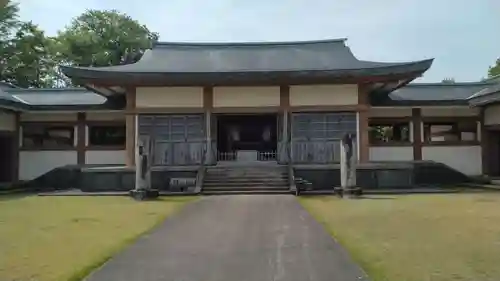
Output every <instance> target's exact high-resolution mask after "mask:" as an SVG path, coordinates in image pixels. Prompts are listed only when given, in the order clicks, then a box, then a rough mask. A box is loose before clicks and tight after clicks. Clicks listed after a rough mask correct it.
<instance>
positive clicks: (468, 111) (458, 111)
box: [422, 106, 479, 117]
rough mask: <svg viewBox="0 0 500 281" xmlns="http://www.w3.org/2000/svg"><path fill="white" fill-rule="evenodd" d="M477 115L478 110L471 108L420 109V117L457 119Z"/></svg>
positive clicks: (441, 107) (440, 107)
mask: <svg viewBox="0 0 500 281" xmlns="http://www.w3.org/2000/svg"><path fill="white" fill-rule="evenodd" d="M478 115H479V109H478V108H471V107H468V106H439V107H422V116H425V117H455V116H457V117H458V116H478Z"/></svg>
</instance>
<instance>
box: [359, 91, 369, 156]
mask: <svg viewBox="0 0 500 281" xmlns="http://www.w3.org/2000/svg"><path fill="white" fill-rule="evenodd" d="M369 89H370V85H368V84H358V107H359V108H358V136H357V137H358V144H359V148H358V153H359V162H361V163H367V162H369V161H370V140H369V135H368V132H369V129H370V127H369V109H370V102H369V97H368V93H369Z"/></svg>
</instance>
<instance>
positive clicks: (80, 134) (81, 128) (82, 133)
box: [76, 112, 87, 165]
mask: <svg viewBox="0 0 500 281" xmlns="http://www.w3.org/2000/svg"><path fill="white" fill-rule="evenodd" d="M86 119H87V118H86V114H85V113H84V112H78V119H77V124H76V137H77V139H76V162H77V163H78V165H83V164H85V147H86V146H87V145H86V140H87V135H86V130H85V126H86V124H85V120H86Z"/></svg>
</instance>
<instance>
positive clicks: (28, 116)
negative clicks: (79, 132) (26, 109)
mask: <svg viewBox="0 0 500 281" xmlns="http://www.w3.org/2000/svg"><path fill="white" fill-rule="evenodd" d="M20 119H21V121H29V122H74V121H77V120H78V114H77V113H76V112H74V113H53V112H48V113H22V114H21V118H20Z"/></svg>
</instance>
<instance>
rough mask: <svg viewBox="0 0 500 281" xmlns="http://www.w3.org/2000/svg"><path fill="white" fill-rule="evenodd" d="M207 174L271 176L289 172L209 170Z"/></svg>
mask: <svg viewBox="0 0 500 281" xmlns="http://www.w3.org/2000/svg"><path fill="white" fill-rule="evenodd" d="M206 174H207V175H223V176H227V175H237V176H247V175H248V176H252V175H269V176H280V175H287V174H288V172H273V171H252V172H244V171H233V172H213V171H207V172H206Z"/></svg>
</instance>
